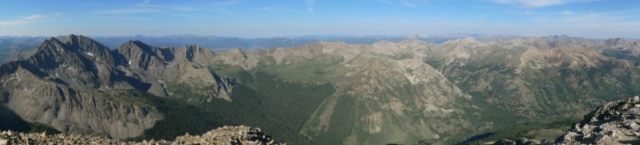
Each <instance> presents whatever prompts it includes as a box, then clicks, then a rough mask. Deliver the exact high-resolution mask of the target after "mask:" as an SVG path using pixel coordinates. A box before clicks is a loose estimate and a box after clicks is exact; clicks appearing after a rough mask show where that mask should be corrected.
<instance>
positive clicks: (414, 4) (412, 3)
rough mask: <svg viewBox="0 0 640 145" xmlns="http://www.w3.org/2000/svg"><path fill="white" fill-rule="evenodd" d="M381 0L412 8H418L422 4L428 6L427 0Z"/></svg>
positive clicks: (381, 0)
mask: <svg viewBox="0 0 640 145" xmlns="http://www.w3.org/2000/svg"><path fill="white" fill-rule="evenodd" d="M379 1H380V2H383V3H387V4H392V5H401V6H405V7H410V8H418V7H420V6H428V3H427V0H379Z"/></svg>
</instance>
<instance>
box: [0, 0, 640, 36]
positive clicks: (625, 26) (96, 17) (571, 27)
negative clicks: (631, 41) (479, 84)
mask: <svg viewBox="0 0 640 145" xmlns="http://www.w3.org/2000/svg"><path fill="white" fill-rule="evenodd" d="M0 12H1V13H0V35H20V36H21V35H27V36H35V35H43V36H56V35H67V34H71V33H74V34H83V35H90V36H124V35H139V34H140V35H150V36H164V35H180V34H196V35H216V36H235V37H274V36H299V35H415V34H454V33H481V34H497V35H521V36H546V35H561V34H566V35H570V36H579V37H590V38H608V37H627V38H640V1H638V0H180V1H177V0H100V1H98V0H57V1H49V0H47V1H42V0H4V1H2V4H0Z"/></svg>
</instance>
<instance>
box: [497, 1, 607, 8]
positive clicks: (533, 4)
mask: <svg viewBox="0 0 640 145" xmlns="http://www.w3.org/2000/svg"><path fill="white" fill-rule="evenodd" d="M491 1H493V2H495V3H499V4H515V5H519V6H523V7H526V8H535V7H546V6H553V5H563V4H567V3H573V2H592V1H599V0H491Z"/></svg>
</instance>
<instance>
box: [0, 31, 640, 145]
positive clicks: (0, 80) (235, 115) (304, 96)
mask: <svg viewBox="0 0 640 145" xmlns="http://www.w3.org/2000/svg"><path fill="white" fill-rule="evenodd" d="M482 37H483V39H482V40H478V39H476V38H475V37H465V38H461V39H453V40H447V41H445V42H442V43H438V44H435V43H429V42H425V41H422V39H426V38H430V37H426V36H425V37H421V36H415V37H410V38H406V39H404V40H402V41H399V42H392V41H387V40H381V41H378V42H375V43H372V44H348V43H344V42H313V43H307V44H301V45H296V46H288V47H276V48H269V49H251V50H249V49H242V48H234V49H230V50H227V51H224V52H215V51H212V50H211V49H208V48H206V47H204V46H202V45H195V44H190V45H186V46H180V47H157V46H154V45H150V44H147V43H146V42H143V41H135V40H128V41H126V42H123V43H122V44H121V45H119V46H118V47H116V48H115V49H111V48H109V47H107V46H106V45H103V44H102V43H101V42H99V41H96V40H94V39H92V38H90V37H85V36H81V35H68V36H62V37H52V38H47V39H45V40H44V41H43V42H42V43H41V44H40V45H38V47H37V48H36V49H32V50H27V51H22V52H20V53H16V54H14V55H12V56H11V57H9V58H10V59H7V61H6V62H4V63H2V64H1V65H0V95H1V96H0V104H1V105H2V106H1V107H3V108H0V109H2V110H0V115H3V116H4V115H6V116H9V117H11V118H12V119H13V120H11V121H9V122H13V123H16V124H25V123H24V122H25V121H26V122H29V123H38V124H44V125H47V126H50V127H51V128H54V129H56V130H59V131H61V132H64V133H70V134H85V135H97V136H105V137H109V138H115V139H127V138H129V139H132V140H141V139H173V138H175V137H176V136H178V135H183V134H185V133H187V132H188V133H191V134H202V133H205V132H206V131H208V130H211V129H214V128H217V127H220V126H224V125H249V126H256V127H260V128H262V129H263V130H265V132H269V133H270V134H271V135H273V136H274V137H275V138H278V140H282V141H283V142H290V143H295V144H417V143H440V144H453V143H459V142H462V141H465V140H467V139H468V138H472V137H473V136H475V135H478V134H486V133H491V132H494V131H496V130H499V129H504V128H509V127H512V126H514V125H522V124H524V125H531V124H546V123H553V122H557V121H562V120H572V119H573V120H577V119H579V118H581V117H582V116H583V115H584V114H586V113H587V110H592V108H595V107H596V106H599V105H601V104H603V103H605V102H608V101H612V100H618V99H622V98H625V97H628V96H633V95H635V94H639V93H640V44H639V43H638V42H637V41H635V40H631V39H623V38H611V39H586V38H576V37H569V36H546V37H516V36H492V37H484V36H482ZM124 39H126V38H123V40H124ZM3 116H0V117H3ZM16 116H19V118H20V119H22V120H16V118H17V117H16ZM23 126H24V125H23ZM0 127H2V126H0ZM9 127H11V126H9ZM0 129H3V128H0ZM22 129H23V130H28V127H25V128H22ZM561 133H562V131H560V134H557V136H560V135H561ZM540 134H542V135H547V136H552V135H549V134H543V133H540ZM540 134H537V135H540ZM534 135H536V134H534ZM532 136H533V135H532Z"/></svg>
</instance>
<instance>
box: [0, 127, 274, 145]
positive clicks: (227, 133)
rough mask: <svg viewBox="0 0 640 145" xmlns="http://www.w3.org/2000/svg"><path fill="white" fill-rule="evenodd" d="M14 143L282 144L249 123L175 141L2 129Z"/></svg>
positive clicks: (3, 138)
mask: <svg viewBox="0 0 640 145" xmlns="http://www.w3.org/2000/svg"><path fill="white" fill-rule="evenodd" d="M13 144H83V145H86V144H118V145H126V144H131V145H175V144H202V145H206V144H242V145H244V144H256V145H262V144H267V145H270V144H280V143H275V142H274V140H272V139H271V137H270V136H268V135H265V134H264V133H262V132H261V131H260V128H253V127H247V126H224V127H221V128H218V129H215V130H211V131H209V132H207V133H205V134H202V135H195V136H192V135H189V134H188V133H187V134H186V135H184V136H178V137H176V140H175V141H166V140H160V141H155V140H151V141H146V140H145V141H142V142H131V141H121V140H111V139H106V138H102V137H92V136H83V135H63V134H57V135H47V134H46V133H39V134H38V133H27V134H25V133H17V132H12V131H3V132H0V145H13Z"/></svg>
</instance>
